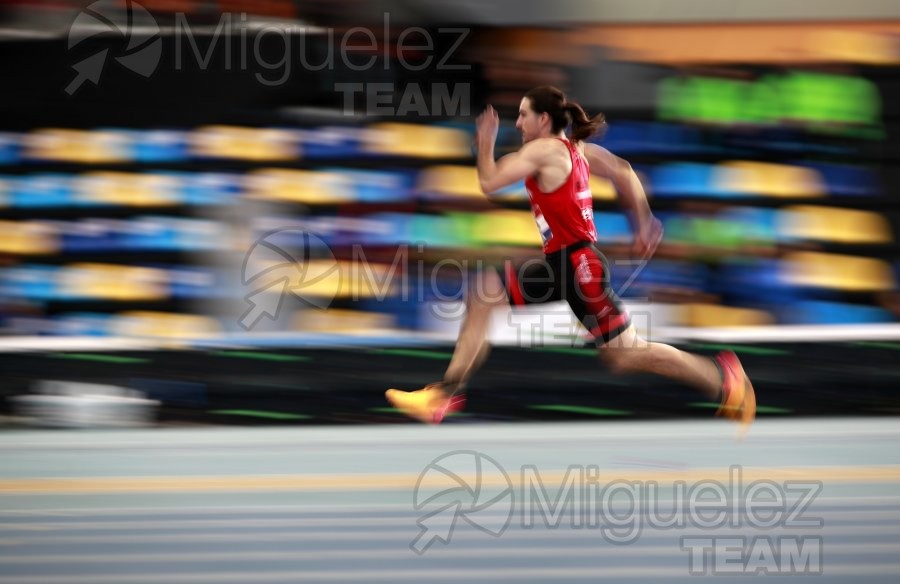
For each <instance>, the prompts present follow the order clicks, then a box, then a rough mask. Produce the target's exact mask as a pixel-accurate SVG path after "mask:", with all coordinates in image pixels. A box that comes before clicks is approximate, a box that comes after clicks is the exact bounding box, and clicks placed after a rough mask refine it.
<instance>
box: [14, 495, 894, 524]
mask: <svg viewBox="0 0 900 584" xmlns="http://www.w3.org/2000/svg"><path fill="white" fill-rule="evenodd" d="M660 500H661V501H662V502H669V500H667V499H664V498H661V499H660ZM794 502H796V501H794V500H788V501H786V503H788V504H792V503H794ZM848 502H849V503H850V504H848ZM885 504H889V505H890V504H893V505H897V506H898V509H900V496H893V495H883V496H877V497H869V496H862V495H849V496H835V495H829V496H819V497H816V500H815V502H814V503H813V507H810V509H809V511H815V510H816V508H818V507H820V506H847V507H874V506H877V505H885ZM411 509H412V505H411V504H409V503H374V504H365V503H327V504H321V505H319V504H305V505H302V504H301V505H210V506H205V507H196V506H194V505H190V504H185V505H182V506H160V507H152V506H144V507H89V506H85V507H41V508H35V509H0V520H2V518H3V517H4V516H12V517H20V516H27V517H30V516H43V515H48V516H52V515H56V514H59V515H66V516H68V515H120V514H134V515H144V514H146V515H155V514H166V513H187V514H189V515H207V514H220V513H272V514H276V515H281V514H284V513H305V512H317V513H318V512H321V513H359V512H364V513H379V512H380V511H381V510H384V511H389V512H394V511H410V513H412V511H411ZM891 511H893V509H891Z"/></svg>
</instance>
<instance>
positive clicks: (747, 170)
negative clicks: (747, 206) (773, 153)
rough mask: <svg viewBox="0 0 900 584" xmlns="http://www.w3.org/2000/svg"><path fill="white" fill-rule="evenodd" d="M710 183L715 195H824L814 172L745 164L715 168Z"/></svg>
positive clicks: (741, 162)
mask: <svg viewBox="0 0 900 584" xmlns="http://www.w3.org/2000/svg"><path fill="white" fill-rule="evenodd" d="M712 183H713V188H714V189H715V190H716V191H717V192H733V193H739V194H748V195H762V196H766V197H778V198H815V197H823V196H825V193H826V192H827V189H826V188H825V184H824V181H823V180H822V176H821V175H820V174H819V173H818V172H817V171H815V170H813V169H810V168H803V167H800V166H792V165H787V164H772V163H768V162H751V161H747V160H737V161H731V162H725V163H722V164H719V165H717V166H715V167H714V168H713V176H712Z"/></svg>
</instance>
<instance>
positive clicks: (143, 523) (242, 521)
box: [0, 507, 900, 534]
mask: <svg viewBox="0 0 900 584" xmlns="http://www.w3.org/2000/svg"><path fill="white" fill-rule="evenodd" d="M614 510H615V509H614ZM621 510H622V511H625V510H626V509H624V508H623V509H621ZM729 511H730V509H729ZM742 511H743V510H742ZM789 511H790V508H789V507H787V508H784V510H783V511H781V514H782V516H783V517H785V518H787V516H788V512H789ZM802 511H803V512H802V513H801V514H799V515H798V516H797V517H796V519H797V520H803V521H811V520H817V519H821V520H822V522H824V523H825V524H826V525H827V524H828V522H829V520H832V521H836V520H838V519H850V520H851V521H849V522H846V521H845V523H857V522H865V521H866V520H872V519H883V520H891V521H893V520H897V521H898V522H900V509H898V510H889V511H888V510H883V509H878V510H869V511H864V510H855V509H851V510H829V511H826V512H825V513H824V514H818V513H817V511H816V509H814V508H810V509H805V510H802ZM706 512H709V508H707V510H706ZM560 513H561V517H562V518H563V519H566V518H569V519H573V518H582V519H584V518H586V517H588V514H589V510H588V509H586V508H579V507H572V508H570V511H569V512H566V511H565V509H563V510H562V511H561V512H560ZM771 513H772V511H771V510H767V511H765V513H764V514H763V515H762V516H761V517H764V518H768V517H769V515H770V514H771ZM423 514H424V512H423V513H415V512H413V511H410V512H409V513H405V514H398V515H393V516H383V517H327V516H318V517H266V518H256V517H254V518H237V517H221V518H215V519H127V520H124V521H115V520H105V521H104V520H101V521H78V520H76V521H52V520H50V521H21V522H8V523H0V534H2V532H3V531H18V530H44V531H51V530H52V531H66V530H75V529H90V530H96V531H115V530H135V529H192V528H217V529H218V528H221V527H228V528H230V529H241V528H247V527H263V528H265V527H298V528H299V527H338V526H347V527H370V526H384V525H395V524H401V523H402V524H414V523H415V522H416V520H417V519H419V518H420V517H421V516H422V515H423ZM671 514H672V513H671V509H670V508H666V507H661V508H660V509H658V510H654V512H653V513H652V515H651V514H648V513H646V510H642V512H637V513H631V514H629V516H628V518H633V519H634V522H635V523H644V524H647V520H649V519H653V520H654V521H657V520H658V521H657V523H659V522H662V521H665V520H667V519H668V518H669V517H670V515H671ZM462 515H464V514H462ZM523 515H526V517H532V516H533V518H534V521H535V522H536V523H538V524H540V522H541V518H542V515H541V514H540V512H536V513H533V514H524V513H522V512H520V511H518V510H515V511H514V512H513V513H512V515H511V518H512V521H513V522H516V521H517V520H519V521H521V520H522V517H523ZM675 516H677V517H686V519H685V520H684V521H685V524H690V523H691V522H692V521H693V519H691V516H690V514H685V513H684V512H683V511H680V510H679V512H678V513H676V514H675ZM507 517H510V514H508V513H482V512H479V513H478V519H479V521H488V520H494V521H495V520H501V521H502V520H504V519H506V518H507ZM598 517H599V518H600V523H605V522H604V521H602V520H603V518H604V515H603V514H602V513H601V514H599V515H598ZM645 518H646V519H645ZM615 519H616V520H617V521H619V522H621V521H622V519H621V517H620V516H616V517H615ZM725 519H726V520H727V521H729V522H730V520H731V518H730V517H726V518H725ZM735 519H736V520H738V521H739V522H740V523H741V524H742V525H748V526H751V527H752V525H753V524H752V523H751V522H750V518H749V516H747V515H745V514H744V513H741V515H740V516H739V517H736V518H735ZM839 524H840V523H839Z"/></svg>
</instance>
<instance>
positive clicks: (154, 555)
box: [0, 541, 900, 566]
mask: <svg viewBox="0 0 900 584" xmlns="http://www.w3.org/2000/svg"><path fill="white" fill-rule="evenodd" d="M823 545H824V551H825V553H826V555H828V554H829V552H831V550H829V549H828V542H827V541H826V542H824V544H823ZM439 549H440V552H439V555H438V554H435V556H436V557H440V558H448V557H461V556H462V557H467V558H491V559H493V558H498V559H499V558H506V559H511V558H538V557H547V558H550V559H553V558H557V557H569V558H579V557H585V556H590V557H598V558H607V559H608V558H617V557H626V556H640V557H648V556H651V555H652V556H653V557H657V558H658V557H669V556H676V557H685V556H686V555H687V554H688V553H689V552H687V551H685V550H682V549H681V548H680V547H679V545H678V542H677V541H673V542H672V544H671V545H637V544H635V545H631V546H614V545H603V546H598V545H591V546H580V547H579V546H556V547H552V546H528V547H521V546H518V547H515V548H486V547H485V546H483V545H482V546H478V547H464V546H454V545H453V544H452V542H451V544H449V545H447V546H440V548H439ZM836 551H837V550H836ZM839 551H840V553H841V554H850V553H852V554H854V555H877V554H887V553H897V552H900V542H897V543H873V544H868V543H844V544H841V545H840V549H839ZM831 553H834V552H831ZM388 557H393V558H400V559H404V558H412V557H413V552H412V551H410V549H409V547H406V546H398V547H397V548H386V549H379V550H358V549H348V550H317V551H308V552H305V551H299V550H298V551H278V552H267V551H258V552H247V551H227V550H223V551H213V552H148V553H129V554H117V553H114V552H113V553H106V554H58V555H47V554H34V555H24V556H15V557H9V558H3V557H0V565H5V566H12V565H46V564H72V565H78V564H104V565H107V564H131V563H137V562H148V563H153V562H164V563H191V562H218V561H242V562H243V561H247V562H280V561H291V560H297V561H309V560H323V561H331V560H373V559H374V560H377V559H382V558H388Z"/></svg>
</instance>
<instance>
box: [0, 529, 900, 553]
mask: <svg viewBox="0 0 900 584" xmlns="http://www.w3.org/2000/svg"><path fill="white" fill-rule="evenodd" d="M224 527H226V528H227V527H228V526H224ZM419 531H420V529H419V527H418V526H417V525H416V524H415V523H413V522H410V523H408V524H405V525H391V526H388V527H380V528H378V529H377V530H374V531H373V530H372V529H360V530H358V531H346V530H342V531H333V530H331V531H329V530H321V531H281V532H267V533H246V532H241V531H235V532H233V533H160V534H133V535H124V534H117V533H106V534H84V535H57V534H55V533H44V534H41V533H39V532H32V533H29V534H27V535H26V534H22V533H18V534H9V535H7V536H6V537H4V538H2V539H0V553H12V552H14V551H15V548H16V547H17V546H23V545H41V546H45V545H67V544H74V545H79V544H91V543H108V544H112V545H119V544H140V543H160V544H166V543H198V542H204V543H229V542H236V543H246V542H247V541H248V540H249V539H252V540H253V541H273V542H292V541H297V542H302V541H314V542H326V541H336V542H348V541H361V542H371V541H373V540H376V541H378V542H382V541H388V540H390V541H394V540H397V541H401V542H402V541H406V542H407V543H408V542H409V541H411V540H412V539H413V538H414V537H415V536H416V535H417V534H418V533H419ZM603 533H604V532H603V531H601V529H597V528H587V529H585V528H579V529H573V528H571V527H569V526H565V527H564V528H562V527H561V528H558V529H548V528H546V527H544V526H538V527H537V528H536V529H519V528H513V529H508V530H507V531H505V532H504V533H503V535H502V536H500V537H499V538H497V539H503V540H547V539H566V540H569V539H577V540H590V541H594V542H596V543H602V544H605V540H604V539H603ZM898 534H900V525H870V524H865V523H863V524H859V525H836V526H834V525H828V524H826V525H825V527H823V528H814V527H810V528H805V529H800V528H792V529H790V530H789V531H788V532H786V531H784V530H781V531H772V530H760V529H756V530H751V529H747V528H736V529H726V528H722V529H715V530H709V529H699V528H685V529H675V528H673V529H650V528H646V529H643V530H642V531H640V532H639V534H638V535H637V536H636V541H638V542H640V541H645V540H650V539H667V538H674V537H712V536H716V537H720V536H721V537H729V536H757V535H759V536H772V535H792V536H794V535H796V536H804V535H809V536H815V535H821V536H823V537H834V538H839V537H843V536H854V535H871V536H879V535H889V536H896V535H898ZM470 537H474V538H478V540H481V541H484V542H489V541H491V540H492V539H493V538H491V537H490V536H488V535H485V534H484V533H483V532H481V531H478V530H475V529H474V528H470V527H458V528H457V529H456V531H454V533H453V541H458V540H461V539H464V538H470Z"/></svg>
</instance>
